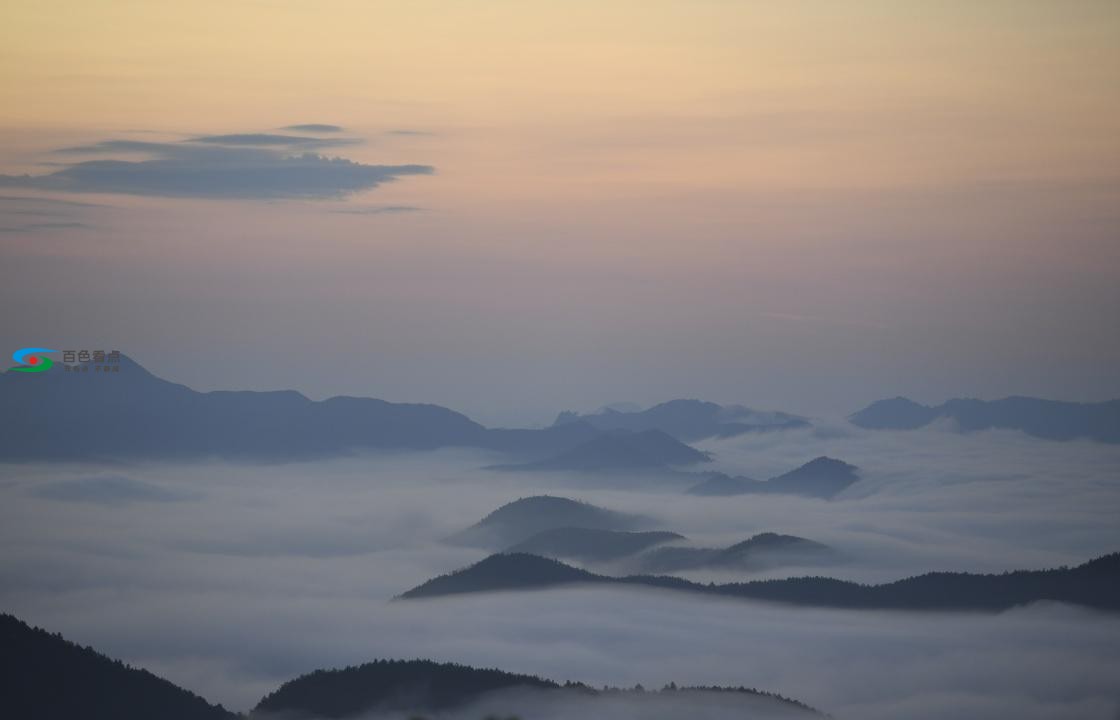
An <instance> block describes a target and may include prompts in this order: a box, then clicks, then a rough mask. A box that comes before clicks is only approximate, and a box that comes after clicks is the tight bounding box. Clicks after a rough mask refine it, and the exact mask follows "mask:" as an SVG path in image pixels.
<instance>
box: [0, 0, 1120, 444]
mask: <svg viewBox="0 0 1120 720" xmlns="http://www.w3.org/2000/svg"><path fill="white" fill-rule="evenodd" d="M1118 87H1120V5H1117V4H1116V3H1115V2H1111V0H1102V1H1096V0H1082V1H1079V2H1073V3H1071V2H1067V1H1040V0H1015V1H1010V0H1008V1H1001V0H993V1H991V2H984V3H975V2H964V1H963V0H962V1H955V0H946V1H945V2H938V3H925V2H910V1H906V0H894V1H886V0H883V1H879V2H876V1H872V0H855V1H853V2H847V3H831V2H823V1H821V2H797V1H795V2H786V3H748V2H733V1H729V0H687V1H685V0H642V1H641V2H638V1H633V2H631V1H628V0H613V1H612V2H601V1H596V2H591V1H585V0H566V1H565V2H543V1H541V0H517V1H516V2H514V1H504V0H486V1H474V2H467V1H465V0H441V1H440V2H434V1H431V2H428V1H424V0H417V1H415V2H408V3H401V2H370V1H361V2H359V1H357V0H355V1H353V2H351V1H346V0H320V1H318V2H306V1H302V0H222V2H217V1H211V0H198V1H197V2H192V3H153V2H142V1H139V0H137V1H135V2H133V1H126V0H120V1H100V2H90V1H89V0H81V1H73V2H71V1H65V0H59V1H56V2H49V3H47V2H25V1H23V0H12V1H10V2H6V3H4V5H3V8H2V9H0V305H2V307H3V308H4V309H3V311H0V337H2V338H3V345H4V347H3V348H0V351H2V352H4V353H10V352H12V351H14V350H16V349H18V348H20V347H28V346H39V347H50V348H57V349H70V348H75V349H81V348H88V349H120V350H122V351H124V352H127V353H128V354H129V355H131V356H132V357H134V358H135V359H136V360H138V361H139V362H141V363H142V364H144V365H145V366H147V367H148V368H149V369H151V370H152V371H154V372H156V373H157V374H159V375H161V376H163V377H167V378H169V379H172V380H175V381H178V382H183V383H185V384H188V385H191V386H192V387H196V388H198V389H204V390H205V389H218V388H238V389H241V388H245V389H273V388H294V389H297V390H300V391H302V392H304V393H306V394H308V395H309V396H311V397H315V398H321V397H327V396H331V395H336V394H350V395H368V396H376V397H382V398H386V399H390V400H400V401H424V402H436V403H439V404H443V405H447V406H449V407H452V408H455V409H458V410H462V411H464V412H467V413H468V414H470V415H471V416H472V417H475V418H476V419H478V420H480V421H482V422H485V423H488V424H536V423H547V422H549V421H550V420H551V419H552V417H553V416H554V415H555V413H556V412H558V411H559V410H562V409H575V410H591V409H594V408H596V407H598V406H600V405H603V404H605V403H610V402H617V401H633V402H638V403H641V404H651V403H654V402H658V401H661V400H666V399H669V398H673V397H701V398H705V399H711V400H716V401H720V402H741V403H745V404H748V405H751V406H755V407H761V408H774V409H785V410H792V411H796V412H807V413H822V414H846V413H849V412H852V411H854V410H856V409H858V408H860V407H861V406H863V405H865V404H866V403H868V402H870V401H872V400H875V399H878V398H881V397H887V396H894V395H899V394H902V395H907V396H910V397H913V398H915V399H918V400H921V401H925V402H941V401H943V400H945V399H947V398H949V397H955V396H976V397H984V398H996V397H1002V396H1005V395H1010V394H1024V395H1034V396H1042V397H1050V398H1057V399H1071V400H1083V401H1090V400H1103V399H1109V398H1113V397H1120V373H1117V372H1116V371H1115V368H1116V367H1117V366H1118V364H1120V333H1117V332H1116V329H1115V326H1116V320H1115V318H1116V316H1117V314H1118V313H1120V92H1117V88H1118ZM5 348H6V349H5Z"/></svg>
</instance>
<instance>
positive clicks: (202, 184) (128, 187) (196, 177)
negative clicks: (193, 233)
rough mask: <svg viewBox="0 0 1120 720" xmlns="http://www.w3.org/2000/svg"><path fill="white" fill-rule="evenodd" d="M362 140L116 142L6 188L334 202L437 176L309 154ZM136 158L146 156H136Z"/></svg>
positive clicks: (256, 137)
mask: <svg viewBox="0 0 1120 720" xmlns="http://www.w3.org/2000/svg"><path fill="white" fill-rule="evenodd" d="M355 142H358V141H357V140H354V139H352V138H317V137H310V136H297V135H276V134H268V133H243V134H228V135H206V136H197V137H193V138H189V139H187V140H186V141H183V142H146V141H140V140H120V139H110V140H103V141H100V142H96V143H91V144H87V145H78V146H73V147H68V148H64V149H62V150H58V151H56V153H63V154H78V155H107V156H111V157H107V158H105V159H96V160H85V161H81V162H74V163H64V164H62V165H60V166H59V169H57V170H54V171H53V172H49V173H45V174H41V175H0V186H7V187H21V188H32V189H37V190H50V191H61V192H96V193H120V194H126V195H143V196H159V197H187V198H241V199H279V198H302V199H328V198H344V197H347V196H349V195H351V194H354V193H357V192H361V191H363V190H369V189H372V188H375V187H377V186H379V185H381V184H382V183H386V182H391V181H393V180H396V179H397V178H399V177H402V176H405V175H429V174H432V173H433V172H434V171H435V170H434V168H433V167H431V166H430V165H370V164H366V163H361V162H356V161H353V160H349V159H346V158H341V157H328V156H325V155H321V154H318V153H315V152H309V151H308V150H309V148H316V147H323V146H326V145H343V144H354V143H355ZM296 151H302V152H301V153H300V154H295V153H296ZM136 154H140V155H142V156H143V157H142V158H140V159H134V158H135V155H136ZM122 156H123V157H122Z"/></svg>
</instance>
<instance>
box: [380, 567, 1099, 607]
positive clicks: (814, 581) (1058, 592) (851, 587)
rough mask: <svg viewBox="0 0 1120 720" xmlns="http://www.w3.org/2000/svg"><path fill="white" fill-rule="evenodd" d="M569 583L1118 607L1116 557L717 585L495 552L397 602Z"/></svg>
mask: <svg viewBox="0 0 1120 720" xmlns="http://www.w3.org/2000/svg"><path fill="white" fill-rule="evenodd" d="M577 583H590V584H611V585H629V586H645V587H654V588H669V589H674V590H685V591H690V592H698V593H706V594H709V595H720V596H728V597H738V598H745V599H753V600H767V601H772V602H782V603H790V604H795V605H815V606H821V607H836V608H878V609H896V610H1005V609H1008V608H1011V607H1014V606H1016V605H1026V604H1028V603H1032V602H1037V601H1042V600H1051V601H1056V602H1065V603H1070V604H1073V605H1084V606H1087V607H1092V608H1097V609H1101V610H1112V611H1117V610H1120V553H1113V554H1111V555H1105V556H1102V557H1099V558H1097V559H1095V560H1090V561H1089V562H1087V563H1085V564H1083V565H1079V566H1077V567H1074V568H1065V567H1063V568H1056V569H1053V570H1016V571H1014V572H1007V573H1003V574H999V575H981V574H973V573H954V572H934V573H926V574H924V575H918V576H916V577H911V578H906V579H905V580H898V581H896V582H891V583H885V584H882V585H861V584H859V583H854V582H848V581H845V580H835V579H832V578H825V577H802V578H790V579H787V580H758V581H753V582H746V583H728V584H725V585H715V584H708V585H705V584H701V583H695V582H691V581H689V580H683V579H681V578H676V577H664V576H653V575H631V576H628V577H621V578H614V577H607V576H605V575H597V574H595V573H590V572H587V571H585V570H580V569H578V568H573V567H571V566H568V565H565V564H564V563H561V562H558V561H556V560H550V559H547V558H541V557H537V556H535V555H526V554H524V553H513V554H498V555H491V556H490V557H488V558H486V559H485V560H482V561H480V562H478V563H476V564H474V565H472V566H470V567H468V568H465V569H463V570H458V571H456V572H453V573H449V574H447V575H441V576H439V577H437V578H433V579H432V580H429V581H427V582H425V583H424V584H422V585H419V586H417V587H415V588H413V589H411V590H409V591H407V592H405V593H404V594H402V595H401V597H402V598H406V599H412V598H426V597H438V596H442V595H454V594H461V593H470V592H484V591H492V590H518V589H520V590H528V589H534V588H545V587H555V586H558V585H570V584H577Z"/></svg>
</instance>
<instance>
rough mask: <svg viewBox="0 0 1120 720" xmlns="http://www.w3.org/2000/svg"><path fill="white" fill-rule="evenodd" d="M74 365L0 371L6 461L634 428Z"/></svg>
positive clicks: (542, 454)
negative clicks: (544, 421)
mask: <svg viewBox="0 0 1120 720" xmlns="http://www.w3.org/2000/svg"><path fill="white" fill-rule="evenodd" d="M70 367H71V368H72V369H65V368H66V366H63V365H62V364H60V363H57V364H56V365H55V367H54V368H52V369H51V370H50V371H48V372H34V373H31V372H5V373H0V406H2V407H3V408H4V409H5V411H6V412H7V413H8V417H10V418H13V421H12V422H10V423H8V424H7V426H6V427H5V431H4V433H2V434H0V460H7V461H13V460H14V461H24V460H78V459H83V460H119V459H167V460H185V459H196V458H206V457H219V458H228V459H238V460H253V461H268V462H274V461H288V460H305V459H314V458H321V457H331V456H336V455H340V454H346V453H349V452H352V451H354V450H363V449H373V450H377V449H393V450H431V449H435V448H441V447H475V448H482V449H486V450H494V451H498V452H502V453H505V454H507V455H510V456H512V457H514V458H517V459H520V460H523V461H535V460H544V459H546V458H555V457H557V456H562V454H563V453H565V452H567V451H570V450H573V449H576V448H579V447H581V446H585V445H586V444H587V443H588V442H589V441H592V440H594V439H596V438H600V437H603V436H606V435H610V437H611V439H610V440H608V441H606V443H605V445H604V448H600V451H601V452H604V453H605V455H604V457H607V456H609V455H610V453H609V452H607V451H609V449H610V446H612V445H618V444H619V443H623V442H624V441H623V440H622V439H621V435H625V434H627V433H623V432H613V433H607V432H606V431H603V430H600V429H598V428H595V427H594V426H592V425H591V424H589V423H585V422H573V423H564V424H562V425H556V426H553V427H548V428H542V429H503V428H486V427H483V426H482V425H480V424H479V423H476V422H474V421H473V420H471V419H470V418H468V417H467V416H465V415H463V414H461V413H457V412H455V411H453V410H449V409H447V408H444V407H440V406H438V405H428V404H414V403H393V402H387V401H385V400H377V399H373V398H361V397H341V396H340V397H332V398H329V399H327V400H322V401H314V400H310V399H309V398H307V397H305V396H303V395H301V394H300V393H298V392H295V391H291V390H281V391H269V392H254V391H224V390H219V391H213V392H197V391H195V390H192V389H190V388H188V387H186V386H184V385H179V384H176V383H173V382H169V381H167V380H163V379H161V378H159V377H156V376H155V375H153V374H152V373H150V372H148V371H147V370H145V369H144V368H143V367H141V366H140V365H139V364H138V363H136V362H134V361H133V360H132V359H131V358H129V357H127V356H124V355H122V356H121V358H120V362H119V363H115V364H113V365H111V366H110V365H90V364H86V365H75V366H70ZM83 368H84V369H83ZM99 368H109V369H110V370H112V371H110V372H104V371H102V370H101V369H99ZM17 419H18V421H17ZM652 440H656V438H652ZM666 440H670V441H671V440H672V439H671V438H666ZM636 444H637V446H638V447H639V448H644V449H645V450H646V451H650V450H651V449H653V448H652V446H653V445H656V443H655V442H651V438H645V439H643V440H639V441H637V443H636ZM589 450H590V451H594V450H595V446H591V447H590V449H589ZM673 452H675V453H677V454H678V455H680V456H681V458H684V455H683V454H684V453H687V454H688V455H689V456H690V457H697V456H700V455H702V454H700V453H699V452H698V451H695V450H693V449H692V448H688V447H687V446H683V445H680V443H677V442H676V441H672V446H671V447H670V448H669V451H668V454H667V455H666V458H669V459H677V456H675V455H673V454H672V453H673ZM684 459H687V458H684Z"/></svg>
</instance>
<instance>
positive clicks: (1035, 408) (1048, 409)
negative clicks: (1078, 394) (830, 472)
mask: <svg viewBox="0 0 1120 720" xmlns="http://www.w3.org/2000/svg"><path fill="white" fill-rule="evenodd" d="M848 419H849V421H851V422H852V423H854V424H855V425H858V426H860V427H863V428H867V429H870V430H914V429H917V428H921V427H925V426H926V425H929V424H930V423H932V422H934V421H935V420H951V421H953V423H954V425H955V427H956V428H957V429H958V430H960V431H961V432H975V431H977V430H990V429H1008V430H1020V431H1022V432H1025V433H1027V434H1028V435H1032V436H1034V437H1038V438H1044V439H1047V440H1076V439H1088V440H1096V441H1098V442H1106V443H1117V442H1120V400H1109V401H1107V402H1098V403H1076V402H1061V401H1058V400H1040V399H1038V398H1029V397H1008V398H1004V399H1002V400H990V401H985V400H975V399H962V398H958V399H954V400H949V401H948V402H945V403H942V404H941V405H936V406H929V405H921V404H919V403H916V402H914V401H913V400H909V399H907V398H904V397H896V398H892V399H890V400H879V401H877V402H873V403H871V404H870V405H868V406H867V407H865V408H864V409H863V410H860V411H859V412H857V413H854V414H852V415H851V416H849V418H848Z"/></svg>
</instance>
